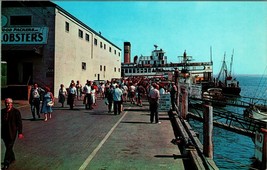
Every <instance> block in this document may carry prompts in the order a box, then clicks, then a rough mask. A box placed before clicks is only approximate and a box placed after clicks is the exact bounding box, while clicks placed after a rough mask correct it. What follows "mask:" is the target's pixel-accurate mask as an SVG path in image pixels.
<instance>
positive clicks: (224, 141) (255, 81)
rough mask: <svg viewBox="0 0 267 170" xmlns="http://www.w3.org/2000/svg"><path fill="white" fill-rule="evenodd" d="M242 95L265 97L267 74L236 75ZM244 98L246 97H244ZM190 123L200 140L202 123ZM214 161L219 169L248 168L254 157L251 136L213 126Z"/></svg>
mask: <svg viewBox="0 0 267 170" xmlns="http://www.w3.org/2000/svg"><path fill="white" fill-rule="evenodd" d="M236 79H237V80H238V81H239V85H240V87H241V93H240V96H241V97H240V99H243V97H252V98H261V99H267V76H261V75H258V76H251V75H249V76H248V75H240V76H236ZM244 100H246V99H244ZM224 109H227V110H231V111H233V112H235V113H238V114H239V113H240V114H243V108H237V107H233V106H227V107H225V108H224ZM189 123H190V125H191V126H192V127H193V128H194V130H195V131H196V132H198V133H199V134H200V140H201V141H202V140H203V139H202V129H203V126H202V123H200V122H198V121H194V120H190V121H189ZM213 145H214V147H213V149H214V151H213V153H214V158H213V159H214V161H215V163H216V165H217V166H218V168H219V169H222V170H223V169H231V170H235V169H236V170H248V169H253V168H252V167H251V164H252V163H253V157H254V143H253V141H252V139H251V138H249V137H247V136H243V135H240V134H237V133H233V132H230V131H227V130H224V129H221V128H217V127H214V128H213Z"/></svg>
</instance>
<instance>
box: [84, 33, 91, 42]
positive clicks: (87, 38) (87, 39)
mask: <svg viewBox="0 0 267 170" xmlns="http://www.w3.org/2000/svg"><path fill="white" fill-rule="evenodd" d="M89 38H90V37H89V34H87V33H86V34H85V40H86V41H89Z"/></svg>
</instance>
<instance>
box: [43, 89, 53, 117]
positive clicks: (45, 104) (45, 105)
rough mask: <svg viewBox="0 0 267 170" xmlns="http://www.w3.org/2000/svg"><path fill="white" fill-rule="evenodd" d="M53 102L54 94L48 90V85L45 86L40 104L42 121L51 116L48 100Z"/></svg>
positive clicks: (50, 106)
mask: <svg viewBox="0 0 267 170" xmlns="http://www.w3.org/2000/svg"><path fill="white" fill-rule="evenodd" d="M51 101H52V102H53V103H54V102H55V101H54V96H53V94H52V93H51V92H50V88H49V87H45V94H44V96H43V105H42V111H41V113H43V114H44V117H45V119H44V121H45V122H46V121H47V119H48V118H49V119H51V118H52V105H50V104H49V102H51Z"/></svg>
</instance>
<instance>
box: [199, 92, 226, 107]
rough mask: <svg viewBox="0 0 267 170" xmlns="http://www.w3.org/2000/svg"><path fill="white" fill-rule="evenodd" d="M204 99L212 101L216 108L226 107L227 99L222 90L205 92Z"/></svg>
mask: <svg viewBox="0 0 267 170" xmlns="http://www.w3.org/2000/svg"><path fill="white" fill-rule="evenodd" d="M202 96H203V99H204V100H205V101H210V102H212V104H213V105H214V106H223V107H224V106H226V97H225V96H224V95H223V92H222V89H221V88H209V89H208V90H207V91H205V92H203V95H202Z"/></svg>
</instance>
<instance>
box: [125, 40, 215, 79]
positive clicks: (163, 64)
mask: <svg viewBox="0 0 267 170" xmlns="http://www.w3.org/2000/svg"><path fill="white" fill-rule="evenodd" d="M154 47H155V49H154V50H153V51H152V52H151V55H149V56H143V55H141V56H140V57H138V56H135V57H134V62H132V63H131V62H128V63H122V65H121V69H122V77H136V76H143V77H147V78H159V79H161V80H164V79H165V80H172V79H173V77H174V71H175V70H176V69H178V70H179V73H180V74H179V75H180V77H183V78H186V77H192V78H193V81H194V82H195V83H201V82H210V81H212V76H213V69H212V66H213V63H212V61H210V62H192V56H187V54H186V52H184V54H183V56H179V58H181V61H180V62H177V63H168V62H167V56H165V52H164V50H162V49H157V48H158V46H157V45H154ZM124 49H125V48H124ZM127 61H130V60H129V59H128V60H127Z"/></svg>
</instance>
